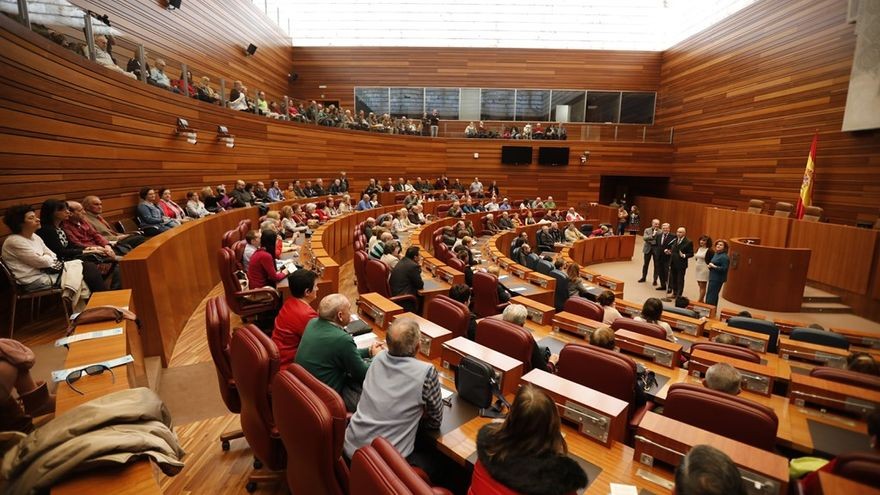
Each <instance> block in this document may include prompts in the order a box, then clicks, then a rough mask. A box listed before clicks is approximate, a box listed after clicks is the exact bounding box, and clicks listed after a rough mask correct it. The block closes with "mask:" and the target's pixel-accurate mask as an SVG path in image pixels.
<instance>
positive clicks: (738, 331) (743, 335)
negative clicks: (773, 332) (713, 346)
mask: <svg viewBox="0 0 880 495" xmlns="http://www.w3.org/2000/svg"><path fill="white" fill-rule="evenodd" d="M721 333H724V334H727V335H730V336H732V337H733V338H735V339H736V342H737V344H739V345H744V346H746V347H748V348H749V349H751V350H753V351H755V352H759V353H761V354H764V353H766V352H767V346H768V345H769V342H770V336H768V335H767V334H763V333H758V332H752V331H751V330H745V329H742V328H735V327H731V326H729V325H727V324H725V323H720V322H716V321H710V322H709V338H710V339H714V338H715V337H717V336H718V334H721Z"/></svg>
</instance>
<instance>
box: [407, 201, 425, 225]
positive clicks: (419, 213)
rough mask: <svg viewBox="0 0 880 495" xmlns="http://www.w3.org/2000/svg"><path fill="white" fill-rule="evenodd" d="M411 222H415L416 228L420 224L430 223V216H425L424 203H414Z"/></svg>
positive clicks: (410, 217) (410, 214)
mask: <svg viewBox="0 0 880 495" xmlns="http://www.w3.org/2000/svg"><path fill="white" fill-rule="evenodd" d="M409 222H410V223H411V224H413V226H414V227H415V228H418V226H419V225H425V224H426V223H428V217H427V216H425V213H424V209H423V208H422V205H420V204H416V205H413V207H412V209H411V210H410V212H409Z"/></svg>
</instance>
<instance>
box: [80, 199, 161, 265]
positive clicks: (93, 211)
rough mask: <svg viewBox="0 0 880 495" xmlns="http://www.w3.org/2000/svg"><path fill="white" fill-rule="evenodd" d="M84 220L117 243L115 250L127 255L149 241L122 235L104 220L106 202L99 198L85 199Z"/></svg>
mask: <svg viewBox="0 0 880 495" xmlns="http://www.w3.org/2000/svg"><path fill="white" fill-rule="evenodd" d="M82 206H83V218H84V219H85V221H86V222H88V223H89V225H91V226H92V228H93V229H95V231H96V232H97V233H98V234H100V235H101V236H103V237H104V238H105V239H107V240H108V241H110V242H115V243H116V245H115V246H114V247H113V250H114V251H116V252H117V253H119V254H125V253H127V252H129V251H131V250H132V249H134V248H136V247H138V246H140V245H141V244H143V243H144V241H146V240H147V239H146V238H145V237H144V236H142V235H140V234H120V233H118V232H116V230H115V229H114V228H113V227H112V226H110V223H109V222H108V221H107V220H105V219H104V217H103V215H102V214H103V213H104V202H103V201H101V198H99V197H97V196H86V197H85V198H83V202H82Z"/></svg>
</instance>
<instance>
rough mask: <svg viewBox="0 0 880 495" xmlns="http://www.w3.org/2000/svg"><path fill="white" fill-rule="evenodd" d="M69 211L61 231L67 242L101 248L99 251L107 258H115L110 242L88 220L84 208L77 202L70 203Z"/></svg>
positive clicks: (62, 222)
mask: <svg viewBox="0 0 880 495" xmlns="http://www.w3.org/2000/svg"><path fill="white" fill-rule="evenodd" d="M67 209H68V211H69V213H70V214H69V216H68V217H67V219H66V220H62V221H61V229H62V230H64V233H65V234H66V235H67V240H68V241H69V242H70V243H71V244H72V245H77V246H82V247H84V248H100V250H101V251H97V252H98V253H99V254H101V255H102V256H105V257H107V258H111V259H112V258H115V257H116V252H115V251H113V248H112V247H111V246H110V241H108V240H107V238H105V237H104V236H102V235H101V234H99V233H98V232H97V231H96V230H95V229H94V228H93V227H92V226H91V225H90V224H89V223H88V222H87V221H86V220H85V215H84V211H85V210H84V209H83V206H82V205H81V204H80V203H77V202H76V201H68V202H67Z"/></svg>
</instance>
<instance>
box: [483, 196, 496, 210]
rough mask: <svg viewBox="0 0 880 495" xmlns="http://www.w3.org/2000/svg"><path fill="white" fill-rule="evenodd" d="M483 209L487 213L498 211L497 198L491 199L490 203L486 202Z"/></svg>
mask: <svg viewBox="0 0 880 495" xmlns="http://www.w3.org/2000/svg"><path fill="white" fill-rule="evenodd" d="M483 209H485V210H486V211H498V198H496V197H495V196H492V197H491V198H489V201H488V202H486V204H485V205H484V207H483Z"/></svg>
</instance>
